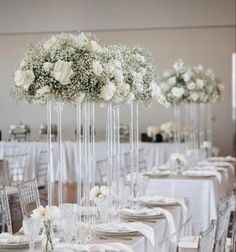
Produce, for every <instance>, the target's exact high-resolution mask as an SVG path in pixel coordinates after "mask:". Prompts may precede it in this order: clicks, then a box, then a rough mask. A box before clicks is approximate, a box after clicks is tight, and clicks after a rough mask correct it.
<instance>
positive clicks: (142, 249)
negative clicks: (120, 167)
mask: <svg viewBox="0 0 236 252" xmlns="http://www.w3.org/2000/svg"><path fill="white" fill-rule="evenodd" d="M166 209H167V210H168V211H170V213H171V214H172V216H173V219H174V221H175V224H176V226H177V232H179V229H180V226H181V221H182V220H181V207H180V206H174V207H168V208H166ZM145 224H147V225H149V226H151V227H152V228H153V229H154V234H155V247H152V246H151V244H150V242H149V241H148V240H147V239H146V238H144V237H143V236H138V237H133V238H132V240H122V239H108V240H103V239H98V238H97V237H96V236H95V235H93V239H92V241H91V243H112V242H115V243H123V244H126V245H128V246H130V247H131V248H132V249H133V250H134V252H157V251H158V252H176V246H177V244H176V243H172V242H171V241H170V238H167V233H168V227H167V221H166V219H164V218H162V219H157V221H156V223H148V222H145ZM184 229H185V230H186V232H185V233H183V235H189V232H188V231H187V230H190V229H189V227H188V224H187V225H185V226H184ZM179 238H182V237H179ZM13 251H15V252H16V250H1V252H13ZM17 251H19V252H26V251H28V249H24V250H22V249H17ZM36 251H37V252H38V251H42V249H41V248H36Z"/></svg>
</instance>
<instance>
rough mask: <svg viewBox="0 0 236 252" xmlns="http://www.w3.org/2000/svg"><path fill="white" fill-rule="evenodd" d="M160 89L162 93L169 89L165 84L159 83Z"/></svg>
mask: <svg viewBox="0 0 236 252" xmlns="http://www.w3.org/2000/svg"><path fill="white" fill-rule="evenodd" d="M160 87H161V90H162V91H163V92H166V91H167V90H168V89H169V85H168V83H166V82H161V83H160Z"/></svg>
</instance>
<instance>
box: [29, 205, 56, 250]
mask: <svg viewBox="0 0 236 252" xmlns="http://www.w3.org/2000/svg"><path fill="white" fill-rule="evenodd" d="M31 217H32V218H39V219H40V220H41V221H42V222H43V224H44V232H45V235H46V243H45V251H52V250H53V242H52V237H51V232H52V222H53V221H55V220H58V219H59V218H60V210H59V208H58V207H57V206H46V208H44V207H43V206H40V207H38V208H36V209H34V210H33V213H32V214H31Z"/></svg>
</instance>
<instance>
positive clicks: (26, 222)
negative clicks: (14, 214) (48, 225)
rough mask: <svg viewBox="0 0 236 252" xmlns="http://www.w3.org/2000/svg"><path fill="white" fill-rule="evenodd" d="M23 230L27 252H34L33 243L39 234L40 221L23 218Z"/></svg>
mask: <svg viewBox="0 0 236 252" xmlns="http://www.w3.org/2000/svg"><path fill="white" fill-rule="evenodd" d="M23 229H24V234H25V236H26V238H27V239H28V241H29V247H30V248H29V251H34V243H35V242H36V241H37V239H38V237H39V232H40V219H39V218H29V217H24V219H23Z"/></svg>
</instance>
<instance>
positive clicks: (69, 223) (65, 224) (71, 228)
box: [62, 215, 76, 243]
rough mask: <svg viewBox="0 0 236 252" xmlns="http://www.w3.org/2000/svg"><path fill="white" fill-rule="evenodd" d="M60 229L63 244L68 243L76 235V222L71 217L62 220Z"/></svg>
mask: <svg viewBox="0 0 236 252" xmlns="http://www.w3.org/2000/svg"><path fill="white" fill-rule="evenodd" d="M62 229H63V233H64V239H65V242H68V243H70V242H71V241H72V239H73V237H74V235H75V233H76V220H75V218H74V216H73V215H72V216H70V217H67V218H63V219H62Z"/></svg>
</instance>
